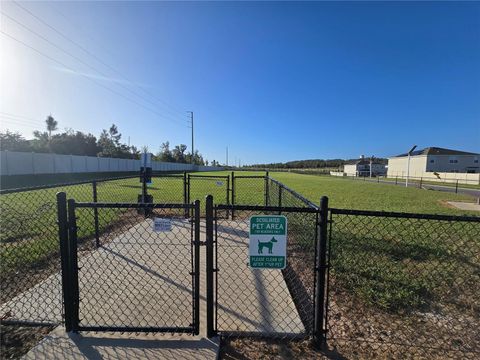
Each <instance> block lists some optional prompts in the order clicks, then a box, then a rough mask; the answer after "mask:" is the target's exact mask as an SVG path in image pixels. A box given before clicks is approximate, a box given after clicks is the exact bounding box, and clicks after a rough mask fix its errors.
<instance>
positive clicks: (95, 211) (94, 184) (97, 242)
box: [92, 180, 100, 248]
mask: <svg viewBox="0 0 480 360" xmlns="http://www.w3.org/2000/svg"><path fill="white" fill-rule="evenodd" d="M92 188H93V202H94V203H96V202H98V198H97V182H96V181H95V180H94V181H93V182H92ZM93 216H94V222H95V246H96V247H97V248H98V247H99V246H100V231H99V229H98V209H97V208H96V207H95V208H93Z"/></svg>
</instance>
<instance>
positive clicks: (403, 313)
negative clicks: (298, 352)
mask: <svg viewBox="0 0 480 360" xmlns="http://www.w3.org/2000/svg"><path fill="white" fill-rule="evenodd" d="M330 214H331V229H330V249H329V257H330V281H329V290H328V294H329V304H328V309H329V310H328V311H329V313H328V338H329V341H328V344H329V345H330V346H332V347H334V348H335V349H336V350H337V351H338V352H339V353H340V354H345V355H347V357H348V356H355V354H361V357H368V358H379V357H381V358H396V357H398V356H399V354H403V355H402V356H407V354H408V357H411V358H443V357H448V358H470V359H474V358H478V357H479V356H480V335H479V332H478V331H476V330H475V329H478V328H479V327H480V313H479V304H480V273H479V264H480V218H474V217H469V218H460V217H454V216H436V215H420V214H391V213H390V214H389V213H381V212H364V211H355V210H338V209H331V212H330Z"/></svg>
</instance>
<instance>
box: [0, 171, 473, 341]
mask: <svg viewBox="0 0 480 360" xmlns="http://www.w3.org/2000/svg"><path fill="white" fill-rule="evenodd" d="M230 174H231V173H230V172H216V173H204V174H198V175H210V176H212V175H215V176H218V178H195V176H192V177H191V184H190V195H191V196H190V201H193V200H195V199H200V200H202V206H201V208H202V209H203V208H204V201H203V200H204V198H205V196H206V195H207V194H212V195H213V196H214V200H215V202H216V203H227V202H229V201H231V198H230V195H229V194H228V192H227V187H228V185H229V181H231V179H227V178H226V176H228V175H230ZM264 174H265V173H264V172H236V173H235V175H236V176H240V177H238V178H237V177H236V179H235V200H236V201H235V203H236V204H255V205H261V204H263V203H264V200H265V198H264V195H265V194H264V190H265V188H264V186H265V181H264V179H261V178H259V179H251V178H250V179H249V178H241V177H242V176H252V175H257V176H258V175H262V176H263V175H264ZM222 176H223V177H222ZM270 176H271V177H273V178H274V179H276V180H278V181H280V182H282V183H283V184H285V185H286V186H288V187H290V188H291V189H293V190H295V191H297V192H298V193H300V194H301V195H303V196H305V197H306V198H308V199H309V200H311V201H312V202H314V203H317V204H318V203H319V199H320V197H321V196H324V195H326V196H328V197H329V205H330V207H332V208H338V209H342V208H343V209H361V210H380V211H394V212H415V213H431V214H449V215H478V213H475V212H467V211H461V210H458V209H454V208H450V207H448V206H447V205H446V204H445V202H446V201H448V200H458V201H472V200H473V199H472V198H470V197H468V196H465V195H457V194H453V193H446V192H439V191H427V190H422V189H417V188H404V187H400V186H398V187H396V186H392V185H388V184H381V183H380V184H377V183H369V182H362V181H351V180H345V179H339V178H335V177H328V176H316V175H305V174H295V173H288V172H271V173H270ZM140 185H141V184H140V182H139V180H138V178H131V179H122V180H115V181H108V182H99V183H98V186H97V193H98V201H99V202H119V203H122V202H123V203H124V202H126V203H136V202H137V196H138V194H139V193H140V191H141V186H140ZM273 188H274V187H273V186H272V185H271V188H270V190H272V192H271V193H270V197H269V199H270V201H271V205H276V200H275V199H276V198H275V192H274V190H273ZM148 189H149V190H148V191H149V193H150V194H151V195H153V198H154V202H156V203H183V201H184V188H183V177H182V176H170V177H163V178H153V183H152V184H151V185H149V188H148ZM58 191H65V192H66V193H67V198H74V199H75V200H76V201H81V202H92V201H93V191H92V185H91V184H82V185H73V186H64V187H60V188H52V189H42V190H35V191H28V192H20V193H12V194H4V195H1V196H0V208H1V214H2V215H1V217H0V227H1V229H2V231H1V234H0V241H1V243H0V245H1V247H0V280H1V283H2V302H3V301H5V300H6V299H9V298H11V297H12V295H15V294H16V293H18V292H21V291H24V290H25V289H27V288H29V287H30V286H32V284H34V282H33V283H32V281H37V282H38V281H41V279H43V277H41V276H38V274H39V272H40V271H42V269H43V266H44V265H43V264H44V263H45V262H55V263H56V264H57V265H56V267H54V268H51V267H50V268H49V269H50V270H49V271H58V269H59V266H58V265H59V245H58V233H57V231H58V230H57V226H56V217H57V211H56V201H55V194H56V193H57V192H58ZM283 196H284V198H283V200H284V203H283V204H284V205H287V206H292V205H295V206H300V205H302V204H301V202H298V199H295V198H294V197H293V196H292V195H291V194H286V193H284V195H283ZM297 204H298V205H297ZM302 206H304V205H302ZM123 214H124V215H123ZM127 215H129V214H127V213H126V211H124V210H116V211H113V210H110V211H103V212H102V215H101V216H100V217H99V220H100V231H101V232H102V231H104V230H105V229H107V227H109V226H110V227H112V226H113V227H115V226H116V225H115V224H120V223H121V221H122V216H127ZM178 215H181V212H179V214H178ZM312 216H313V215H312ZM137 217H138V216H137ZM138 218H139V219H140V218H141V217H138ZM313 218H314V217H312V219H313ZM77 223H78V225H79V237H80V239H79V240H80V245H81V246H82V249H86V250H89V249H90V250H91V249H92V248H93V247H92V244H93V241H94V239H93V233H94V221H93V211H92V210H91V209H83V210H79V211H78V220H77ZM297 223H298V224H297ZM310 226H311V228H310ZM307 228H308V229H310V230H308V231H307V230H305V229H307ZM289 229H290V231H293V232H295V231H297V232H298V234H301V235H302V236H295V234H292V236H291V238H290V239H291V241H292V244H293V245H295V242H297V245H300V246H298V247H296V248H295V251H296V254H295V259H297V261H296V262H295V261H292V266H293V267H294V268H295V271H296V272H298V274H299V278H300V279H301V280H302V281H304V282H305V286H306V287H309V286H310V289H311V281H312V277H313V275H312V269H310V268H309V269H304V268H305V266H304V264H305V263H310V262H311V261H313V260H312V259H313V258H312V256H313V254H314V242H313V239H314V235H313V234H314V220H308V219H306V217H305V216H304V215H302V214H296V215H295V214H292V215H290V216H289ZM289 236H290V235H289ZM479 238H480V236H479V224H478V223H470V224H468V225H465V224H464V223H457V222H456V223H451V222H445V221H444V222H441V221H424V220H410V219H389V218H382V217H368V218H367V217H363V216H350V215H339V216H334V223H333V228H332V240H331V241H332V243H331V246H332V247H331V261H332V267H331V276H332V294H333V298H334V300H333V302H332V313H333V314H335V315H337V314H339V313H342V314H343V315H342V316H343V318H344V315H345V314H344V313H345V312H348V313H350V314H352V315H351V316H350V319H351V320H350V321H352V322H358V324H362V323H363V320H362V319H363V316H364V315H365V313H366V312H368V311H370V315H369V316H370V320H371V321H376V322H377V323H376V325H375V327H376V329H384V328H385V329H386V330H385V329H384V330H385V331H390V330H389V329H388V326H387V325H388V324H389V323H390V322H391V321H393V320H392V319H393V318H392V316H400V318H399V319H400V321H402V322H403V321H406V320H405V319H406V317H405V316H406V315H405V314H406V313H410V314H412V313H413V312H415V311H420V312H428V311H430V312H432V311H433V312H441V313H443V314H444V315H442V316H449V319H450V318H451V319H457V320H455V321H456V322H455V323H458V322H459V325H457V328H458V329H460V330H458V331H457V333H458V332H462V331H463V325H462V324H463V323H466V321H467V320H468V319H473V320H468V321H470V322H472V321H473V323H474V324H478V323H479V320H478V314H477V315H476V311H478V310H476V309H478V304H477V305H475V304H476V303H478V300H477V298H478V293H479V292H480V288H479V284H480V279H479V274H478V265H477V264H478V263H479V261H480V258H479V256H480V255H479V254H480V251H479V249H480V244H479ZM299 242H302V243H301V244H300V243H299ZM86 243H88V244H90V245H89V246H90V247H85V244H86ZM306 259H309V261H310V262H308V261H306ZM52 269H53V270H52ZM308 274H310V275H308ZM32 279H33V280H32ZM5 284H7V285H9V284H10V287H8V286H7V287H5ZM15 284H16V285H15ZM14 285H15V286H16V288H15V290H14V292H11V293H8V291H5V290H6V288H7V290H10V289H11V288H12V287H14ZM354 299H355V300H354ZM358 301H359V302H358ZM353 303H356V304H357V305H355V308H352V306H353V305H352V304H353ZM368 309H370V310H368ZM371 309H377V310H375V311H373V310H371ZM372 311H373V312H372ZM380 313H381V314H383V315H381V316H380V315H379V314H380ZM353 314H356V315H353ZM445 314H446V315H445ZM412 316H413V315H412ZM415 316H417V317H418V316H419V315H415ZM463 319H467V320H463ZM397 320H398V319H397ZM397 320H395V321H397ZM408 321H409V324H414V323H415V321H416V320H415V321H413V320H411V319H410V320H408ZM422 321H423V320H422ZM452 321H453V320H452ZM426 323H428V321H427V322H426ZM338 324H340V325H338ZM385 324H387V325H385ZM422 324H423V323H422ZM336 326H337V327H338V328H339V330H337V329H335V328H333V329H332V331H331V333H332V334H335V333H336V331H337V332H347V333H348V331H349V330H345V328H347V327H351V326H352V324H343V323H341V322H340V323H336ZM408 326H413V325H408ZM408 326H407V325H405V326H404V329H409V330H410V331H411V332H412V333H414V330H415V329H413V328H409V327H408ZM422 326H423V325H422ZM343 327H345V328H343ZM452 328H453V327H452ZM425 329H427V328H425ZM432 329H433V330H432ZM432 329H430V330H422V331H423V332H424V333H427V332H428V331H430V332H432V333H435V331H437V330H435V329H434V328H432ZM384 330H382V331H384ZM378 331H380V330H378ZM452 331H453V330H452ZM455 331H456V330H455ZM450 335H451V334H450ZM442 336H443V335H442ZM450 337H451V336H450Z"/></svg>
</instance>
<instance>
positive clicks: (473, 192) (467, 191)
mask: <svg viewBox="0 0 480 360" xmlns="http://www.w3.org/2000/svg"><path fill="white" fill-rule="evenodd" d="M357 181H370V182H375V183H383V184H390V185H397V186H405V180H403V179H402V180H399V181H398V182H397V184H395V181H393V180H378V179H376V178H373V179H369V178H365V180H357ZM408 187H415V188H418V183H417V182H414V183H410V184H408ZM422 188H424V189H427V190H436V191H444V192H450V193H455V187H454V186H448V185H434V184H422ZM458 193H459V194H464V195H469V196H473V197H475V198H480V189H472V188H463V187H459V188H458Z"/></svg>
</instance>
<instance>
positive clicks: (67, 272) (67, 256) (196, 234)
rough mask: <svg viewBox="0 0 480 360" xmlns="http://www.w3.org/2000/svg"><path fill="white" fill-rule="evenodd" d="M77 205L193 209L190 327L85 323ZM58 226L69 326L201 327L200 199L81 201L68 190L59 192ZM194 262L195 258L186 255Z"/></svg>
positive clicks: (159, 329) (69, 328)
mask: <svg viewBox="0 0 480 360" xmlns="http://www.w3.org/2000/svg"><path fill="white" fill-rule="evenodd" d="M76 208H91V209H94V210H96V209H99V208H124V209H144V210H147V209H185V211H192V219H191V221H192V222H193V223H194V224H193V242H192V245H193V254H192V255H193V263H192V265H193V269H192V272H191V273H190V274H191V275H192V290H193V291H192V323H191V324H190V326H187V327H130V326H126V327H125V326H122V327H112V326H81V325H80V319H79V310H80V309H79V305H80V299H79V295H80V294H79V283H78V270H79V267H78V257H77V224H76V220H77V219H76V214H75V209H76ZM57 210H58V229H59V239H60V253H61V260H62V261H61V265H62V295H63V306H64V314H65V315H64V316H65V330H66V331H67V332H69V331H73V332H78V331H120V332H164V333H191V334H192V335H198V334H199V329H200V245H201V242H200V201H199V200H196V201H195V202H194V203H193V204H144V203H130V204H124V203H80V202H78V203H77V202H75V200H74V199H69V200H68V201H67V198H66V193H65V192H60V193H58V194H57ZM187 260H188V262H189V263H190V262H191V261H192V259H186V261H187Z"/></svg>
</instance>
